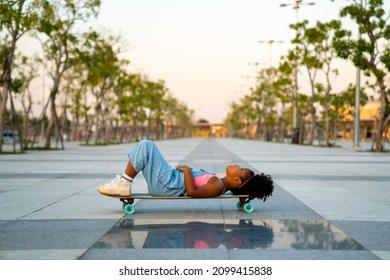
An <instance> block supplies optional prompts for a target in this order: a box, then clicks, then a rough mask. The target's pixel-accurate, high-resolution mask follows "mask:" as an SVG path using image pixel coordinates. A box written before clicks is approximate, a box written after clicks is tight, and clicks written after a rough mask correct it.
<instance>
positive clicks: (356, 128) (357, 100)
mask: <svg viewBox="0 0 390 280" xmlns="http://www.w3.org/2000/svg"><path fill="white" fill-rule="evenodd" d="M359 5H360V8H361V9H363V0H360V2H359ZM360 38H361V34H360V30H359V29H358V41H359V40H360ZM353 131H354V137H353V149H355V150H359V149H360V68H359V67H356V91H355V119H354V130H353Z"/></svg>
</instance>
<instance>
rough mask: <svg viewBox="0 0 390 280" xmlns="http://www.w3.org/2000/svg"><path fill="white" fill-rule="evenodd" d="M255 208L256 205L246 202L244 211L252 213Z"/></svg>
mask: <svg viewBox="0 0 390 280" xmlns="http://www.w3.org/2000/svg"><path fill="white" fill-rule="evenodd" d="M253 210H255V207H254V206H253V205H252V204H250V203H245V204H244V211H245V212H247V213H252V212H253Z"/></svg>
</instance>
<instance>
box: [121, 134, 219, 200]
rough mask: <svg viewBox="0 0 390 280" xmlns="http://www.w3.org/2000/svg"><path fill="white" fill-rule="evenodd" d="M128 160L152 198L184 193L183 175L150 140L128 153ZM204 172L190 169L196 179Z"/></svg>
mask: <svg viewBox="0 0 390 280" xmlns="http://www.w3.org/2000/svg"><path fill="white" fill-rule="evenodd" d="M128 156H129V160H130V162H131V164H132V165H133V167H134V169H135V171H137V173H139V172H141V171H142V173H143V175H144V177H145V180H146V182H147V184H148V192H149V194H151V195H154V196H181V195H184V194H185V193H186V189H185V186H184V174H183V172H180V171H179V170H176V169H175V168H173V167H172V166H170V165H169V164H168V163H167V161H166V160H165V159H164V157H163V156H162V154H161V152H160V150H159V149H158V147H157V146H156V144H155V143H154V142H152V141H150V140H141V141H140V142H138V143H137V145H136V146H135V147H134V148H133V149H132V150H131V151H129V153H128ZM205 173H213V172H209V171H204V170H196V169H192V176H193V177H194V178H196V177H197V176H200V175H202V174H205Z"/></svg>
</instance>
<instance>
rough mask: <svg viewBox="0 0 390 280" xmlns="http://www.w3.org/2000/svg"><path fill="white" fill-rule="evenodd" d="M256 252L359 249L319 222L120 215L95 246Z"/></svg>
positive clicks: (327, 223) (356, 244) (327, 224)
mask: <svg viewBox="0 0 390 280" xmlns="http://www.w3.org/2000/svg"><path fill="white" fill-rule="evenodd" d="M93 248H94V249H100V248H104V249H108V248H137V249H146V248H151V249H158V248H165V249H167V248H172V249H179V248H195V249H205V248H208V249H258V250H263V249H267V250H272V249H278V250H283V249H285V250H364V248H363V247H362V246H361V245H360V244H359V243H357V242H356V241H355V240H354V239H352V238H351V237H349V236H348V235H346V234H345V233H344V232H343V231H341V230H339V229H338V228H337V227H335V226H334V225H332V224H331V223H329V222H328V221H324V220H310V221H298V220H225V221H222V220H210V219H207V220H199V221H193V220H185V219H159V220H152V219H126V218H123V219H121V220H120V221H119V222H118V223H117V224H116V225H115V226H114V227H113V228H112V229H111V230H110V231H109V232H107V233H106V234H105V235H104V236H103V237H102V238H101V239H100V240H99V241H98V242H97V243H96V244H95V245H94V246H93Z"/></svg>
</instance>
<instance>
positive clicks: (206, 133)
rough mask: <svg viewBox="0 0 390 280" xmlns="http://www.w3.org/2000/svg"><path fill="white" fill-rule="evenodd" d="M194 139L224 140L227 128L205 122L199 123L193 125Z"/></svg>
mask: <svg viewBox="0 0 390 280" xmlns="http://www.w3.org/2000/svg"><path fill="white" fill-rule="evenodd" d="M192 137H201V138H209V137H215V138H223V137H226V128H225V126H224V125H223V124H209V123H207V122H205V121H199V122H197V123H195V124H194V125H193V129H192Z"/></svg>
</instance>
